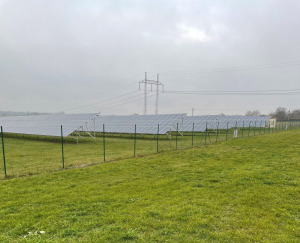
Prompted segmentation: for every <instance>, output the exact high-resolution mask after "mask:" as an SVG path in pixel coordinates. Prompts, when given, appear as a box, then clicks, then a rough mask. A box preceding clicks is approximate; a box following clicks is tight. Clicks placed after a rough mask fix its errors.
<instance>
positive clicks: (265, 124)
mask: <svg viewBox="0 0 300 243" xmlns="http://www.w3.org/2000/svg"><path fill="white" fill-rule="evenodd" d="M266 123H267V122H265V126H264V134H266Z"/></svg>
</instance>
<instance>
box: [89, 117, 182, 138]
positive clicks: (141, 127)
mask: <svg viewBox="0 0 300 243" xmlns="http://www.w3.org/2000/svg"><path fill="white" fill-rule="evenodd" d="M184 117H186V115H185V114H163V115H129V116H97V117H96V120H95V130H96V131H97V132H102V131H103V124H104V125H105V132H109V133H134V132H135V126H136V133H138V134H157V133H158V134H165V133H167V132H169V131H175V130H176V126H177V123H181V122H182V119H183V118H184ZM158 125H159V131H158Z"/></svg>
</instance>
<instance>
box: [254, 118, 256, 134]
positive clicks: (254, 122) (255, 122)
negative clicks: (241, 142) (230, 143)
mask: <svg viewBox="0 0 300 243" xmlns="http://www.w3.org/2000/svg"><path fill="white" fill-rule="evenodd" d="M255 130H256V121H255V122H254V136H255Z"/></svg>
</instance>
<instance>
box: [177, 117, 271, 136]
mask: <svg viewBox="0 0 300 243" xmlns="http://www.w3.org/2000/svg"><path fill="white" fill-rule="evenodd" d="M270 118H271V117H270V116H187V117H185V119H184V121H183V131H190V132H191V131H193V126H194V131H195V132H203V131H205V130H206V128H207V129H217V128H218V129H227V128H233V127H237V128H241V127H249V126H251V127H264V126H265V125H266V124H268V122H269V120H270Z"/></svg>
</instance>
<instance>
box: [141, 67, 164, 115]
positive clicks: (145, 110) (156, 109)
mask: <svg viewBox="0 0 300 243" xmlns="http://www.w3.org/2000/svg"><path fill="white" fill-rule="evenodd" d="M141 84H144V115H147V87H148V86H149V85H150V86H151V89H150V91H153V85H155V86H156V102H155V115H157V114H158V95H159V86H161V87H162V91H164V85H163V83H161V82H160V81H159V74H157V80H149V79H147V72H145V79H144V80H142V81H140V82H139V89H141Z"/></svg>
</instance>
